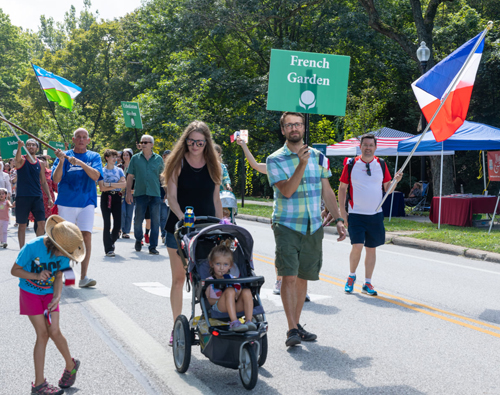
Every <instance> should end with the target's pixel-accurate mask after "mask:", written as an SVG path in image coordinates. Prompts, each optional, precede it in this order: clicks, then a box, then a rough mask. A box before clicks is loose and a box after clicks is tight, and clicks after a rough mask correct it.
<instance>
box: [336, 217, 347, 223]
mask: <svg viewBox="0 0 500 395" xmlns="http://www.w3.org/2000/svg"><path fill="white" fill-rule="evenodd" d="M339 221H342V223H343V224H345V221H344V218H342V217H338V218H337V219H336V220H335V224H337V223H338V222H339Z"/></svg>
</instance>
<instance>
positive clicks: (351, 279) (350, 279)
mask: <svg viewBox="0 0 500 395" xmlns="http://www.w3.org/2000/svg"><path fill="white" fill-rule="evenodd" d="M355 282H356V276H349V277H347V282H346V283H345V288H344V291H345V292H346V293H348V294H350V293H351V292H352V291H353V289H354V283H355Z"/></svg>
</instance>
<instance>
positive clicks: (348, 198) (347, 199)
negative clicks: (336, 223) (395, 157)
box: [345, 158, 386, 213]
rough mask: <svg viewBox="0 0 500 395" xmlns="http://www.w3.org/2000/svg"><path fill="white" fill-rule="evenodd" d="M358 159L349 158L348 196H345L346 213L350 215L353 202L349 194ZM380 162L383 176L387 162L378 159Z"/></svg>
mask: <svg viewBox="0 0 500 395" xmlns="http://www.w3.org/2000/svg"><path fill="white" fill-rule="evenodd" d="M355 159H356V158H349V159H348V160H347V178H348V180H347V193H346V196H345V212H346V213H348V212H349V201H350V200H351V194H350V193H349V189H350V188H349V187H350V185H351V173H352V168H353V167H354V163H355V162H356V161H355ZM378 160H379V163H380V167H381V168H382V174H385V167H386V164H385V160H383V159H382V158H378ZM382 193H384V184H383V183H382Z"/></svg>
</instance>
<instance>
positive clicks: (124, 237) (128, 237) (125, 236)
mask: <svg viewBox="0 0 500 395" xmlns="http://www.w3.org/2000/svg"><path fill="white" fill-rule="evenodd" d="M122 239H130V235H129V234H128V233H124V234H123V235H122Z"/></svg>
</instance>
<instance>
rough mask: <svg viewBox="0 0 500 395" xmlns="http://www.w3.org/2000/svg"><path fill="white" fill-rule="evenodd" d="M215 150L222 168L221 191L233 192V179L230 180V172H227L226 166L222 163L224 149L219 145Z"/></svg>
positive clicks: (216, 145) (215, 145)
mask: <svg viewBox="0 0 500 395" xmlns="http://www.w3.org/2000/svg"><path fill="white" fill-rule="evenodd" d="M214 148H215V151H216V152H217V155H218V159H219V162H220V165H221V167H222V184H221V186H220V190H221V191H224V190H226V191H232V190H233V189H232V188H231V178H229V172H228V171H227V167H226V165H225V164H224V163H222V148H221V147H220V145H219V144H214Z"/></svg>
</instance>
